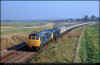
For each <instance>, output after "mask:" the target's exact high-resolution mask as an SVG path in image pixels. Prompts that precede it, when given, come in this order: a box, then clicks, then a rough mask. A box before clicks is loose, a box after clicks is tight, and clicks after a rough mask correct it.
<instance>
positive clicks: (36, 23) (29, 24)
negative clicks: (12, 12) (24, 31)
mask: <svg viewBox="0 0 100 65" xmlns="http://www.w3.org/2000/svg"><path fill="white" fill-rule="evenodd" d="M26 25H28V26H32V25H40V22H1V26H17V27H18V26H26Z"/></svg>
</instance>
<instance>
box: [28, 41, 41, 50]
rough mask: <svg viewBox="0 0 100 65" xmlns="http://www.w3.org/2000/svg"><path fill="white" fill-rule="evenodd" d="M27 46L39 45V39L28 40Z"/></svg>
mask: <svg viewBox="0 0 100 65" xmlns="http://www.w3.org/2000/svg"><path fill="white" fill-rule="evenodd" d="M28 46H29V47H31V48H32V46H33V47H40V40H28Z"/></svg>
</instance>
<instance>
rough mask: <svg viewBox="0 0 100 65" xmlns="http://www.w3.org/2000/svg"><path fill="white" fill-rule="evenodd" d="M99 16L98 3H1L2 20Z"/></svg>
mask: <svg viewBox="0 0 100 65" xmlns="http://www.w3.org/2000/svg"><path fill="white" fill-rule="evenodd" d="M93 14H94V15H96V16H99V2H98V1H5V2H1V19H3V20H5V19H10V20H32V19H67V18H81V17H83V16H85V15H89V16H91V15H93Z"/></svg>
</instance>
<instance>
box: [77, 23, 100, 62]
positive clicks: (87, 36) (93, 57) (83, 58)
mask: <svg viewBox="0 0 100 65" xmlns="http://www.w3.org/2000/svg"><path fill="white" fill-rule="evenodd" d="M99 31H100V30H99V25H97V24H95V25H91V26H88V27H87V28H85V31H84V35H83V37H82V40H81V43H80V51H79V58H80V60H79V62H80V63H100V43H99Z"/></svg>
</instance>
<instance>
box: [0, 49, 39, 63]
mask: <svg viewBox="0 0 100 65" xmlns="http://www.w3.org/2000/svg"><path fill="white" fill-rule="evenodd" d="M36 55H37V53H36V52H25V51H16V50H11V51H7V53H6V55H5V56H3V57H0V58H1V59H0V63H19V62H20V63H22V62H27V61H28V60H29V59H30V57H32V56H36Z"/></svg>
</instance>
